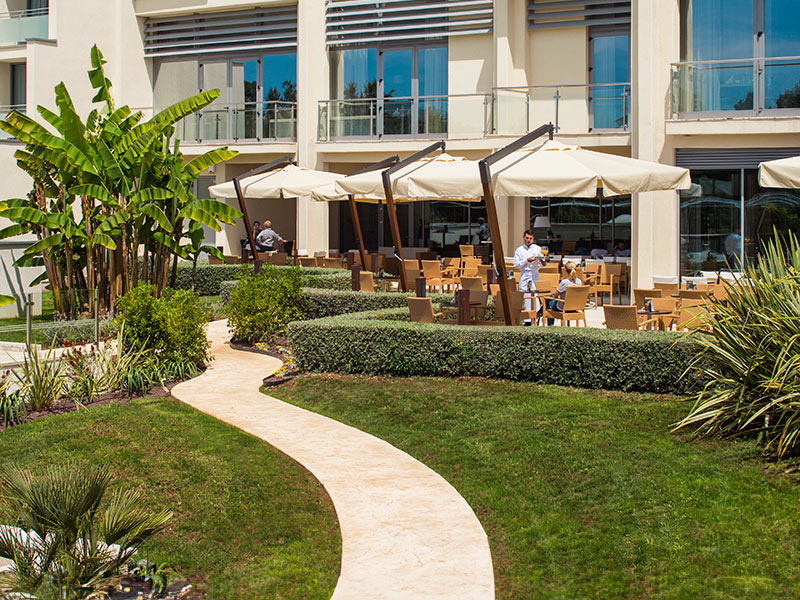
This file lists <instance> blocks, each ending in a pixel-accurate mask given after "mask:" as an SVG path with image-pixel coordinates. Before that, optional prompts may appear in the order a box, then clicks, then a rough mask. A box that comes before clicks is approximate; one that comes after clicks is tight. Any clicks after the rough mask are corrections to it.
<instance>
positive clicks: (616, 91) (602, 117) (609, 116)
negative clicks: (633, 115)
mask: <svg viewBox="0 0 800 600" xmlns="http://www.w3.org/2000/svg"><path fill="white" fill-rule="evenodd" d="M630 62H631V61H630V32H629V31H628V30H624V29H593V30H592V38H591V82H592V84H593V85H592V87H591V88H590V90H589V99H590V106H591V113H590V114H591V126H592V129H627V128H628V123H629V118H628V115H629V114H630V88H629V86H628V82H629V81H630Z"/></svg>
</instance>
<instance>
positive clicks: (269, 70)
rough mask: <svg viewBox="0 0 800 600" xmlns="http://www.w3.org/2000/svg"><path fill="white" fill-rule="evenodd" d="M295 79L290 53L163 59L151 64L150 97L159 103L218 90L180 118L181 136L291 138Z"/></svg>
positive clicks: (293, 63)
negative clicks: (214, 97) (193, 115)
mask: <svg viewBox="0 0 800 600" xmlns="http://www.w3.org/2000/svg"><path fill="white" fill-rule="evenodd" d="M296 82H297V57H296V54H294V53H272V54H262V55H260V56H242V57H241V58H239V57H235V58H227V57H211V58H208V59H200V60H197V59H194V58H189V59H182V60H163V61H158V62H156V64H155V67H154V81H153V96H154V103H155V105H156V107H157V108H163V107H165V106H168V105H169V104H172V103H173V102H177V101H178V100H181V99H183V98H185V97H187V96H190V95H192V94H196V93H197V92H198V91H205V90H211V89H219V90H220V95H219V98H217V100H215V101H214V102H213V103H212V104H210V105H209V106H208V107H206V108H205V109H204V110H203V111H202V112H201V113H200V114H199V115H197V117H196V118H195V119H184V121H182V126H183V128H184V129H183V131H180V132H179V133H180V134H182V137H184V139H195V138H196V139H201V140H238V139H292V138H294V137H295V135H296V121H295V114H296V110H295V105H296V102H297V88H296Z"/></svg>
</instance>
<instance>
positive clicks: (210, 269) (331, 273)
mask: <svg viewBox="0 0 800 600" xmlns="http://www.w3.org/2000/svg"><path fill="white" fill-rule="evenodd" d="M243 268H246V269H247V270H248V271H250V272H252V270H253V265H252V264H249V265H209V264H207V263H201V264H198V265H197V275H196V277H195V292H197V294H198V295H199V296H218V295H224V294H223V290H228V299H229V298H230V288H231V286H232V285H235V283H236V282H235V280H236V279H237V278H238V277H239V274H240V273H241V272H242V269H243ZM275 268H276V269H283V268H285V267H275ZM301 273H302V282H303V285H304V286H306V287H315V288H326V289H333V290H347V289H350V271H346V270H344V269H319V268H316V267H302V270H301ZM191 287H192V265H191V264H189V263H178V272H177V277H176V279H175V289H178V290H188V289H191Z"/></svg>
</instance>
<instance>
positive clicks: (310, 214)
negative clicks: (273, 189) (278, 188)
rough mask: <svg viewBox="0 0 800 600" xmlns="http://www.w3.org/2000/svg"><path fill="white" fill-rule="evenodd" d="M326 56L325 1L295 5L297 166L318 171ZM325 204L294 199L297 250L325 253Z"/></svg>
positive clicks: (326, 239)
mask: <svg viewBox="0 0 800 600" xmlns="http://www.w3.org/2000/svg"><path fill="white" fill-rule="evenodd" d="M327 85H328V56H327V51H326V47H325V1H324V0H299V1H298V4H297V160H298V164H299V165H300V166H304V167H309V168H312V169H322V168H324V165H321V164H319V163H318V159H317V152H316V145H315V144H316V140H317V110H318V108H317V107H318V105H319V101H320V100H323V99H325V98H326V97H327ZM328 231H329V224H328V203H327V202H315V201H313V200H311V199H310V198H299V199H298V200H297V240H296V245H297V248H298V249H299V248H303V249H306V250H308V252H309V253H310V254H313V252H314V251H316V250H328V245H329V242H328Z"/></svg>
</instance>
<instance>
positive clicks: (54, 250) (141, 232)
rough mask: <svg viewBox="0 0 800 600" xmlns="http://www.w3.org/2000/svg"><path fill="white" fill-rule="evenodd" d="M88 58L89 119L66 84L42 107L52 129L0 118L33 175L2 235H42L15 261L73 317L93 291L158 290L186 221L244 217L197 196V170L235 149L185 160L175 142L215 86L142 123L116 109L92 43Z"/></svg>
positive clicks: (20, 118)
mask: <svg viewBox="0 0 800 600" xmlns="http://www.w3.org/2000/svg"><path fill="white" fill-rule="evenodd" d="M91 64H92V69H91V70H90V71H89V81H90V83H91V85H92V88H93V89H94V90H95V92H96V94H95V96H94V98H93V102H95V103H100V105H101V106H100V107H99V109H98V108H95V109H93V110H92V111H91V112H90V113H89V115H88V116H87V117H86V118H85V119H81V117H80V116H79V115H78V113H77V111H76V109H75V106H74V105H73V102H72V99H71V97H70V95H69V92H68V91H67V88H66V86H65V85H64V84H63V83H60V84H58V85H57V86H56V88H55V95H56V106H57V109H58V112H57V113H55V112H53V111H50V110H49V109H47V108H45V107H43V106H39V107H37V110H38V112H39V115H40V116H41V117H42V118H43V119H44V121H46V122H47V124H48V125H49V126H50V127H51V128H52V130H54V132H53V131H52V130H51V129H49V128H47V127H46V126H44V125H42V124H41V123H39V122H38V121H35V120H34V119H32V118H31V117H28V116H26V115H24V114H22V113H19V112H12V113H11V114H10V115H9V116H8V117H7V118H6V119H5V120H4V121H0V129H3V130H4V131H6V132H7V133H9V134H11V135H13V136H14V137H16V138H17V139H19V140H20V141H21V142H23V143H24V144H25V148H24V149H23V150H18V151H17V152H16V153H15V158H16V159H17V165H18V166H19V167H20V168H21V169H23V170H24V171H25V172H27V173H28V174H29V175H30V176H31V178H32V179H33V189H32V190H31V192H30V193H29V194H28V196H27V198H20V199H14V200H9V201H7V202H6V203H5V205H2V206H0V209H2V210H0V216H2V217H5V218H7V219H10V220H11V221H12V222H13V223H14V224H13V225H11V226H10V227H7V228H5V229H3V230H2V231H0V239H3V238H7V237H11V236H14V235H19V234H21V233H25V232H28V231H31V232H33V233H35V234H36V236H37V238H38V241H37V242H36V243H34V244H33V245H32V246H30V247H29V248H28V249H27V250H26V251H25V252H24V253H23V256H22V257H21V258H20V259H19V260H17V262H16V263H15V264H17V265H29V266H33V265H42V266H44V269H45V272H44V273H43V275H42V279H47V280H48V282H49V285H50V288H51V290H52V291H53V295H54V303H55V309H56V310H57V311H59V312H61V313H62V314H66V315H70V316H75V315H76V314H77V313H79V312H81V311H82V310H83V309H84V308H86V307H88V308H90V309H91V308H93V301H94V298H95V294H96V293H97V295H98V296H99V297H100V301H101V305H102V306H103V307H106V308H112V307H113V305H114V302H115V300H116V298H118V297H119V296H121V295H123V294H125V293H126V292H127V291H128V290H129V289H132V288H133V287H135V286H136V285H137V283H138V281H139V279H140V276H144V278H145V279H146V280H147V281H149V282H152V283H154V284H155V289H156V293H158V294H160V293H161V292H162V291H163V289H164V286H165V285H166V283H167V273H168V267H169V264H170V261H171V260H172V261H173V262H174V260H177V257H178V256H181V250H180V241H181V239H182V238H183V237H184V234H185V230H186V227H187V226H188V224H189V223H191V222H199V223H204V224H206V225H208V226H209V227H211V228H212V229H215V230H216V231H219V230H220V229H221V226H220V223H230V224H232V223H234V222H235V219H237V218H239V217H241V213H239V212H238V211H236V210H234V209H232V208H231V207H229V206H228V205H226V204H225V203H224V202H219V201H217V200H200V199H196V198H195V197H194V196H193V194H192V193H191V188H192V183H193V181H194V180H195V179H196V178H197V176H198V175H199V174H200V173H202V172H203V171H204V170H206V169H207V168H209V167H211V166H213V165H216V164H218V163H220V162H223V161H225V160H228V159H230V158H232V157H234V156H236V152H233V151H230V150H227V149H225V148H220V149H215V150H210V151H209V152H206V153H205V154H203V155H201V156H199V157H197V158H195V159H193V160H192V161H191V162H189V163H188V164H186V163H185V161H184V158H183V155H182V154H181V153H180V150H179V148H180V144H179V141H178V140H174V141H173V140H172V138H173V135H174V133H175V124H176V123H178V122H179V121H180V120H181V119H183V118H184V117H186V116H188V115H191V114H192V113H195V112H197V111H199V110H201V109H203V108H204V107H205V106H208V105H209V104H210V103H211V102H213V101H214V100H215V99H216V98H217V97H218V96H219V90H211V91H207V92H203V93H201V94H197V95H195V96H192V97H190V98H186V99H185V100H181V101H180V102H177V103H175V104H173V105H172V106H169V107H167V108H165V109H164V110H162V111H161V112H159V113H158V114H156V115H154V116H153V117H152V118H150V119H149V120H147V121H143V114H142V113H141V112H138V111H137V112H134V111H132V110H131V109H130V108H129V107H128V106H122V107H120V108H117V107H116V106H115V104H114V100H113V98H112V96H111V87H112V84H111V81H110V80H109V79H108V78H107V77H106V76H105V72H104V68H103V65H105V64H106V61H104V60H103V55H102V54H101V52H100V50H98V48H97V47H96V46H94V47H93V48H92V50H91ZM142 252H143V253H144V260H143V261H142V259H141V258H140V257H141V256H142Z"/></svg>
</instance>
